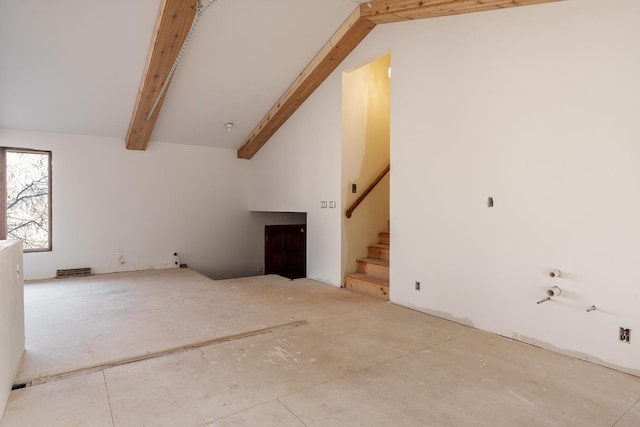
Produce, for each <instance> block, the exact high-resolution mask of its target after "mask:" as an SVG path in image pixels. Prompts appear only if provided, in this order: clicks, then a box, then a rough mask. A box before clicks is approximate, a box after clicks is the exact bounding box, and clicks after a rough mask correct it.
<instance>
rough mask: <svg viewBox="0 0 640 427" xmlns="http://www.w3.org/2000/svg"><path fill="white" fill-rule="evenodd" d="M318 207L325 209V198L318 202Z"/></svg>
mask: <svg viewBox="0 0 640 427" xmlns="http://www.w3.org/2000/svg"><path fill="white" fill-rule="evenodd" d="M320 208H321V209H326V208H327V201H326V200H323V201H321V202H320Z"/></svg>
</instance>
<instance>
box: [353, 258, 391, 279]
mask: <svg viewBox="0 0 640 427" xmlns="http://www.w3.org/2000/svg"><path fill="white" fill-rule="evenodd" d="M358 273H364V274H370V275H372V276H376V277H381V278H383V279H388V278H389V267H387V266H385V265H378V264H370V263H368V262H365V261H358Z"/></svg>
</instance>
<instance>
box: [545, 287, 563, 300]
mask: <svg viewBox="0 0 640 427" xmlns="http://www.w3.org/2000/svg"><path fill="white" fill-rule="evenodd" d="M561 292H562V291H561V290H560V288H559V287H557V286H554V287H552V288H549V289H547V296H549V297H557V296H558V295H560V293H561Z"/></svg>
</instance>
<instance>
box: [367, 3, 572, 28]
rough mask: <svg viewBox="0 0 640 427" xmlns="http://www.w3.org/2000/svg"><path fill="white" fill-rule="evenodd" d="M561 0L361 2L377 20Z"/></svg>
mask: <svg viewBox="0 0 640 427" xmlns="http://www.w3.org/2000/svg"><path fill="white" fill-rule="evenodd" d="M556 1H562V0H387V1H384V0H378V1H372V2H370V5H371V7H369V5H368V4H367V3H363V4H361V5H360V13H361V16H362V17H363V18H366V19H368V20H370V21H371V22H375V23H376V24H388V23H393V22H402V21H409V20H414V19H426V18H434V17H438V16H447V15H459V14H462V13H473V12H481V11H485V10H496V9H504V8H508V7H517V6H527V5H532V4H539V3H551V2H556Z"/></svg>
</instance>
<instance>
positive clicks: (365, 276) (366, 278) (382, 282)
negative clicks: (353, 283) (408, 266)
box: [347, 273, 389, 287]
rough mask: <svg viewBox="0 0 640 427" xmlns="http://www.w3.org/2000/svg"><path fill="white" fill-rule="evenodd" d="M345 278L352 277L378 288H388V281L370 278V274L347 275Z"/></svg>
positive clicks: (375, 277)
mask: <svg viewBox="0 0 640 427" xmlns="http://www.w3.org/2000/svg"><path fill="white" fill-rule="evenodd" d="M347 277H353V278H354V279H358V280H364V281H366V282H371V283H374V284H376V285H380V286H387V287H389V279H384V278H382V277H377V276H372V275H370V274H365V273H349V274H347Z"/></svg>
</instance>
